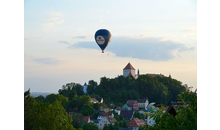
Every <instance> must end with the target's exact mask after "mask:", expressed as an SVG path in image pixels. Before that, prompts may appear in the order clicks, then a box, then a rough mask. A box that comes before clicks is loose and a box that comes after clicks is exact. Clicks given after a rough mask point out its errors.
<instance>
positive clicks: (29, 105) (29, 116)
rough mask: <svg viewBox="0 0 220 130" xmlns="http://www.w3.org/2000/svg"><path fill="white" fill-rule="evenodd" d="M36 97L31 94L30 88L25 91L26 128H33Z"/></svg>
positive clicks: (26, 129)
mask: <svg viewBox="0 0 220 130" xmlns="http://www.w3.org/2000/svg"><path fill="white" fill-rule="evenodd" d="M34 102H35V99H34V98H33V97H32V96H30V89H28V91H26V92H24V129H25V130H30V129H33V125H34V124H33V123H34V122H33V110H34Z"/></svg>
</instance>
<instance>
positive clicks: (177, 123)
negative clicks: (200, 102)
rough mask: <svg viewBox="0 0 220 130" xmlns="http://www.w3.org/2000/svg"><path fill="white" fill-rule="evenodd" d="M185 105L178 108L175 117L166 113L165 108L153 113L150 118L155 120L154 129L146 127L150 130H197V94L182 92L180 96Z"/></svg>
mask: <svg viewBox="0 0 220 130" xmlns="http://www.w3.org/2000/svg"><path fill="white" fill-rule="evenodd" d="M178 99H179V100H181V101H182V102H183V103H184V105H182V106H178V107H177V106H176V107H177V114H178V115H176V116H175V117H174V116H173V115H170V114H168V113H164V112H163V111H165V110H166V109H165V108H162V109H161V110H158V111H156V112H153V113H152V114H150V115H149V116H151V117H153V118H154V120H155V125H154V126H153V127H150V126H148V125H147V126H146V128H147V129H148V130H157V129H164V130H186V129H187V130H196V129H197V93H196V91H195V92H190V91H187V92H181V93H180V94H179V95H178Z"/></svg>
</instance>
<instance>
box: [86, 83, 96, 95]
mask: <svg viewBox="0 0 220 130" xmlns="http://www.w3.org/2000/svg"><path fill="white" fill-rule="evenodd" d="M96 86H97V82H95V81H94V80H90V81H89V84H88V86H87V92H88V94H93V93H94V92H95V87H96Z"/></svg>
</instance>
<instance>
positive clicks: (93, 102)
mask: <svg viewBox="0 0 220 130" xmlns="http://www.w3.org/2000/svg"><path fill="white" fill-rule="evenodd" d="M90 102H91V103H92V104H95V103H99V104H100V103H103V98H91V101H90Z"/></svg>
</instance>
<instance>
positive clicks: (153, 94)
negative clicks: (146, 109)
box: [58, 75, 188, 106]
mask: <svg viewBox="0 0 220 130" xmlns="http://www.w3.org/2000/svg"><path fill="white" fill-rule="evenodd" d="M187 87H188V86H187V85H183V84H182V82H181V81H178V80H176V79H172V78H170V77H160V76H156V77H152V76H149V75H140V76H139V77H138V78H137V79H134V78H133V77H132V76H131V77H124V76H119V77H117V78H107V77H101V79H100V83H99V84H98V83H97V82H96V81H94V80H90V81H89V82H88V87H87V94H88V95H90V97H103V99H104V102H105V103H106V104H111V103H113V104H115V105H118V106H122V105H123V104H124V103H125V102H126V101H127V100H137V99H139V98H140V99H143V98H148V100H149V101H150V102H156V103H160V104H164V105H169V104H170V103H171V101H176V100H177V95H178V94H179V93H180V92H184V91H186V88H187ZM82 88H83V86H82V85H80V84H77V83H68V84H66V85H63V86H62V89H59V90H58V92H59V94H61V95H64V96H65V97H68V98H69V99H70V100H72V99H73V97H74V96H75V95H78V96H82V95H84V93H83V90H82Z"/></svg>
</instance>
